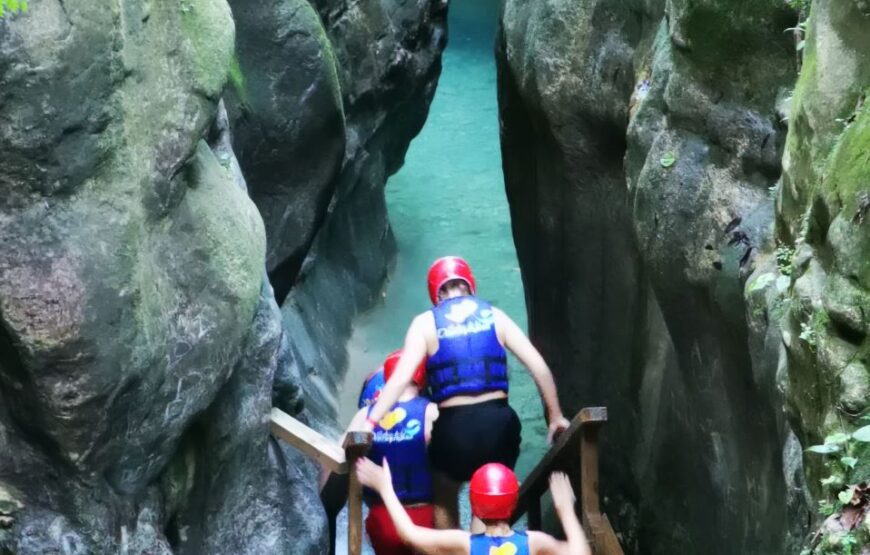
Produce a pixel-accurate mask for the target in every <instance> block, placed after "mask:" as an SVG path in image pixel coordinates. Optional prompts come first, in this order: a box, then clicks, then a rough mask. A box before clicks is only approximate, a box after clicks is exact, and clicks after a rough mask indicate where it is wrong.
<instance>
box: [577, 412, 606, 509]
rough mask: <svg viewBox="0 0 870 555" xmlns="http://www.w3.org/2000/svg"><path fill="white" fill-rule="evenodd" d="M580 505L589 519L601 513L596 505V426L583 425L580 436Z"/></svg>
mask: <svg viewBox="0 0 870 555" xmlns="http://www.w3.org/2000/svg"><path fill="white" fill-rule="evenodd" d="M580 507H581V508H582V514H583V516H584V517H589V518H590V520H591V519H592V518H594V517H597V516H599V515H600V513H601V508H600V507H599V505H598V426H596V425H593V424H590V425H587V426H584V427H583V429H582V435H581V436H580Z"/></svg>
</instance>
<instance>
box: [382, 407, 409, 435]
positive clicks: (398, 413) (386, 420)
mask: <svg viewBox="0 0 870 555" xmlns="http://www.w3.org/2000/svg"><path fill="white" fill-rule="evenodd" d="M406 416H408V413H407V412H405V409H403V408H402V407H399V408H397V409H395V410H392V411H390V412H388V413H387V414H385V415H384V417H383V418H381V421H380V422H378V425H379V426H380V427H381V428H383V429H385V430H387V431H390V430H392V429H393V426H395V425H396V424H398V423H399V422H401V421H402V420H404V419H405V417H406Z"/></svg>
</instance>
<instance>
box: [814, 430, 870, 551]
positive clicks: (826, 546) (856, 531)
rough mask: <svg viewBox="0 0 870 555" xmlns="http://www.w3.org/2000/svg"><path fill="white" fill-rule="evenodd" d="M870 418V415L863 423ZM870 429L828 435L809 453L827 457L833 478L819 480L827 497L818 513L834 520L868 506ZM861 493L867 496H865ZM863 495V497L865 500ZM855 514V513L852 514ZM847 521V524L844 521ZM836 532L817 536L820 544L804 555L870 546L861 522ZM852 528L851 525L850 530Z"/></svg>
mask: <svg viewBox="0 0 870 555" xmlns="http://www.w3.org/2000/svg"><path fill="white" fill-rule="evenodd" d="M868 419H870V415H865V416H862V417H861V420H868ZM868 443H870V426H863V427H861V428H858V429H857V430H855V431H854V432H852V433H846V432H845V431H840V432H836V433H833V434H830V435H828V436H827V437H826V438H825V442H824V443H823V444H821V445H813V446H812V447H810V448H808V449H807V450H806V451H807V452H809V453H816V454H819V455H821V456H824V457H825V459H826V460H825V466H826V467H827V468H828V470H830V472H831V473H830V475H829V476H827V477H825V478H823V479H822V480H820V483H821V485H822V487H823V488H824V491H825V492H826V496H827V497H826V498H825V499H822V500H820V501H819V514H821V515H822V516H824V517H826V518H827V517H831V516H834V515H836V514H837V513H840V516H842V514H845V513H843V510H844V508H846V507H850V510H852V511H855V510H856V506H857V509H858V510H861V509H860V507H861V505H862V504H865V503H867V498H866V489H865V488H866V485H865V484H863V482H865V481H866V480H867V478H868V475H867V474H868V465H870V449H868V448H867V447H868V445H867V444H868ZM862 491H863V492H864V493H862ZM862 496H863V497H862ZM853 514H854V512H853ZM841 522H844V521H841ZM844 526H845V527H844V528H840V529H838V530H835V531H833V532H832V531H830V530H827V529H825V528H823V529H822V530H821V531H820V533H817V534H815V535H814V536H815V537H816V538H817V539H818V540H819V541H818V543H817V544H815V545H814V546H811V547H810V548H808V549H805V550H804V551H803V552H802V554H805V555H855V554H856V553H859V552H860V549H861V547H862V546H865V545H867V544H868V541H867V538H866V534H865V533H863V532H862V530H861V526H860V521H858V522H856V523H854V524H852V525H844ZM849 526H852V528H851V529H850V528H849Z"/></svg>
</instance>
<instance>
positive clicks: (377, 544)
mask: <svg viewBox="0 0 870 555" xmlns="http://www.w3.org/2000/svg"><path fill="white" fill-rule="evenodd" d="M401 353H402V351H401V350H398V351H395V352H393V353H390V355H389V356H387V359H386V360H385V361H384V366H383V375H384V379H385V380H386V383H389V382H390V379H392V378H393V373H394V371H395V369H396V363H398V362H399V357H400V356H401ZM425 384H426V368H425V366H424V365H423V364H420V365H419V366H418V368H417V369H416V370H415V371H414V373H413V374H412V376H411V382H410V383H409V384H408V385H407V386H406V387H405V388H404V390H403V391H402V394H401V395H400V396H399V399H398V402H396V403H395V404H394V405H393V406H392V408H391V409H390V411H389V412H388V413H386V414H385V415H384V416H382V417H381V418H380V419H379V421H378V423H377V425H376V426H375V428H374V434H373V436H374V437H373V441H372V448H371V451H370V452H369V457H371V458H372V459H373V460H375V461H378V463H380V462H381V461H382V460H384V459H385V458H388V459H389V460H390V461H391V462H392V464H393V468H394V469H395V471H394V474H393V477H392V480H393V483H392V484H391V486H392V489H393V491H394V492H395V493H394V497H397V498H398V499H399V501H400V502H401V504H402V505H404V507H405V510H406V511H407V514H408V515H409V518H410V519H411V521H412V522H413V523H414V524H415V525H417V526H422V527H425V528H432V527H434V526H435V521H434V509H433V507H432V474H431V472H430V470H429V462H428V457H427V454H426V450H427V446H428V444H429V440H430V438H431V435H432V424H433V423H434V422H435V420H436V419H437V418H438V406H437V405H436V404H435V403H431V402H430V401H429V400H428V399H426V398H424V397H421V396H420V390H421V389H422V388H423V387H424V386H425ZM371 408H372V407H370V406H368V407H364V408H362V409H360V411H359V412H357V414H356V415H355V416H354V418H353V420H352V421H351V423H350V425H349V426H348V430H358V429H360V427H361V426H362V425H364V424H365V422H366V419H367V418H368V416H369V412H370V411H371ZM363 495H364V499H365V501H366V504H367V505H368V506H369V514H368V517H367V518H366V522H365V524H366V532H367V533H368V536H369V540H370V541H371V544H372V549H374V551H375V553H376V555H413V553H414V550H413V549H412V548H410V547H409V546H407V545H406V544H405V543H404V542H403V541H402V539H401V538H400V537H399V535H398V533H397V532H396V528H395V526H394V525H393V522H392V520H391V519H390V515H389V513H388V512H387V509H386V508H385V507H384V503H383V501H382V500H381V498H380V497H379V496H378V494H377V492H375V491H373V490H371V489H366V490H365V491H364V492H363Z"/></svg>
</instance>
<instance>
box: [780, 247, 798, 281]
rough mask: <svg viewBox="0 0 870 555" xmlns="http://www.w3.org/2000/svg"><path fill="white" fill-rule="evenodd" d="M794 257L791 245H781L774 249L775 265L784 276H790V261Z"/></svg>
mask: <svg viewBox="0 0 870 555" xmlns="http://www.w3.org/2000/svg"><path fill="white" fill-rule="evenodd" d="M793 258H794V249H793V248H791V247H786V246H782V247H779V248H777V249H776V265H777V266H778V267H779V273H781V274H782V275H784V276H790V275H791V271H792V266H791V261H792V259H793Z"/></svg>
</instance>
